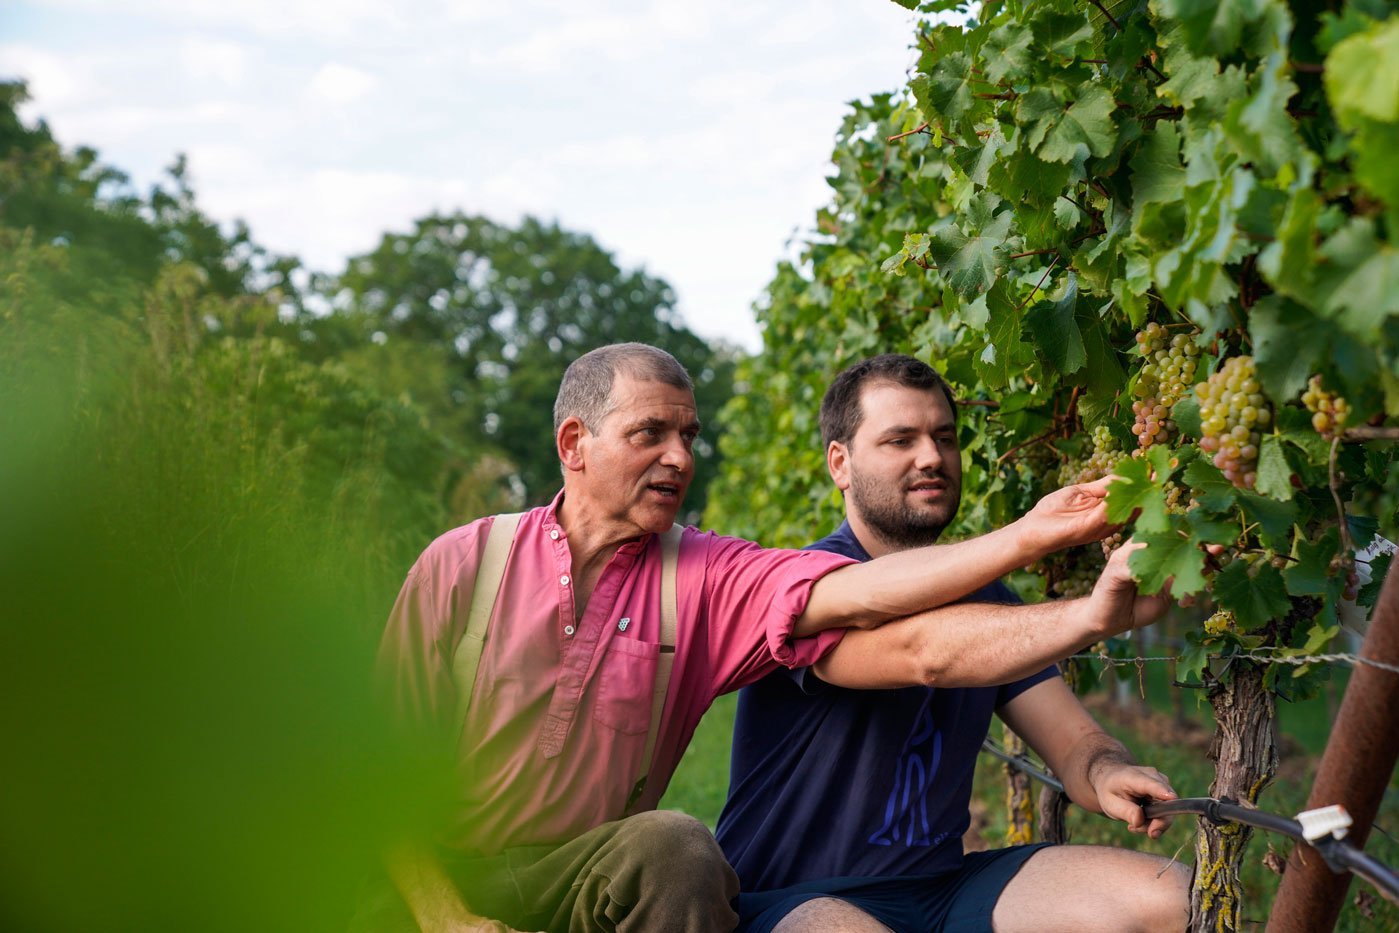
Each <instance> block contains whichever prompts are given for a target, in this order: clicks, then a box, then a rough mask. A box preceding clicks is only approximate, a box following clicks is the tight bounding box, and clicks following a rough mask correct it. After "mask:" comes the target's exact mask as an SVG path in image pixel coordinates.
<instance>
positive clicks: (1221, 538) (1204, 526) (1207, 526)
mask: <svg viewBox="0 0 1399 933" xmlns="http://www.w3.org/2000/svg"><path fill="white" fill-rule="evenodd" d="M1185 521H1186V523H1187V524H1188V525H1190V533H1191V535H1192V536H1194V538H1195V540H1196V541H1200V542H1204V543H1207V544H1233V543H1234V542H1235V541H1237V540H1238V539H1239V523H1238V522H1236V521H1230V520H1228V519H1222V518H1214V517H1212V516H1211V515H1210V513H1209V512H1208V511H1206V510H1205V509H1191V510H1190V511H1189V512H1187V513H1185Z"/></svg>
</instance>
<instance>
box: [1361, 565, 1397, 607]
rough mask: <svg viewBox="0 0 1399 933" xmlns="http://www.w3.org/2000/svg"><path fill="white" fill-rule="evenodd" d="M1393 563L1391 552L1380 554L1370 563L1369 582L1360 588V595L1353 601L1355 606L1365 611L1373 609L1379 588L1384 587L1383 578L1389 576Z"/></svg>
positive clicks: (1378, 594) (1378, 595) (1378, 596)
mask: <svg viewBox="0 0 1399 933" xmlns="http://www.w3.org/2000/svg"><path fill="white" fill-rule="evenodd" d="M1393 563H1394V553H1393V552H1389V553H1387V554H1381V555H1380V556H1379V557H1376V558H1375V559H1374V560H1372V561H1370V582H1369V583H1367V584H1365V585H1364V586H1362V587H1361V588H1360V593H1359V595H1357V596H1356V599H1355V601H1356V603H1357V604H1359V605H1361V606H1364V607H1365V608H1366V609H1370V608H1373V607H1374V605H1375V601H1376V600H1377V599H1379V598H1380V587H1382V586H1384V578H1385V577H1386V576H1388V575H1389V569H1390V566H1391V565H1392V564H1393Z"/></svg>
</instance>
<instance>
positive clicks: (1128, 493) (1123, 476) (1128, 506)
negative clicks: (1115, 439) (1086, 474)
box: [1108, 447, 1171, 532]
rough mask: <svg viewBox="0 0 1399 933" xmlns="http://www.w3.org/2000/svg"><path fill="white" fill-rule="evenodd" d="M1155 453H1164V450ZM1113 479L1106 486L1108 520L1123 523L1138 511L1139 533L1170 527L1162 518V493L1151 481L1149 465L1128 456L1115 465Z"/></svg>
mask: <svg viewBox="0 0 1399 933" xmlns="http://www.w3.org/2000/svg"><path fill="white" fill-rule="evenodd" d="M1156 449H1157V450H1161V451H1163V452H1164V451H1165V448H1164V447H1158V448H1156ZM1113 472H1115V473H1116V474H1117V477H1118V478H1117V479H1115V480H1113V482H1112V483H1111V485H1109V486H1108V521H1110V522H1112V523H1113V524H1118V525H1120V524H1125V523H1126V522H1127V520H1128V519H1130V518H1131V517H1132V513H1133V512H1137V511H1140V514H1139V515H1138V516H1137V522H1136V527H1137V529H1138V530H1140V531H1148V532H1164V531H1168V530H1169V529H1170V527H1171V523H1170V519H1169V518H1168V517H1167V515H1166V494H1165V491H1164V490H1162V488H1161V486H1160V484H1159V483H1158V482H1157V481H1155V480H1153V479H1152V476H1151V465H1150V464H1148V463H1147V461H1146V460H1145V459H1144V458H1141V457H1129V458H1127V459H1126V460H1123V461H1122V462H1121V463H1120V464H1118V465H1117V468H1116V470H1114V471H1113Z"/></svg>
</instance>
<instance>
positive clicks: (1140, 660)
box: [1069, 651, 1399, 674]
mask: <svg viewBox="0 0 1399 933" xmlns="http://www.w3.org/2000/svg"><path fill="white" fill-rule="evenodd" d="M1208 658H1209V660H1211V661H1228V660H1230V659H1233V658H1243V659H1244V660H1247V661H1259V662H1262V663H1264V664H1291V665H1294V666H1300V665H1303V664H1349V665H1351V666H1352V667H1353V666H1355V665H1356V664H1364V665H1366V666H1367V667H1374V668H1378V669H1380V670H1382V671H1389V672H1390V673H1391V674H1399V665H1396V664H1387V663H1385V662H1384V661H1376V660H1374V659H1373V658H1366V657H1362V656H1361V655H1358V654H1307V655H1300V656H1296V657H1292V656H1286V655H1276V654H1258V653H1256V652H1252V651H1241V652H1239V653H1238V654H1211V655H1208ZM1069 660H1071V661H1102V662H1103V663H1104V664H1110V665H1112V666H1114V667H1134V666H1136V665H1138V664H1149V663H1151V662H1154V661H1183V660H1185V659H1184V658H1183V657H1182V656H1181V655H1165V656H1161V657H1149V658H1148V657H1132V658H1114V657H1112V656H1110V655H1105V654H1075V655H1071V656H1070V657H1069Z"/></svg>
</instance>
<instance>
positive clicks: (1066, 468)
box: [1059, 424, 1123, 486]
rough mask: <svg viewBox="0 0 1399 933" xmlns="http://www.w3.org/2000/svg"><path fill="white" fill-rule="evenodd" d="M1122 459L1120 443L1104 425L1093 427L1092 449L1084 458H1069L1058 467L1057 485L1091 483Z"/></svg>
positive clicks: (1105, 474)
mask: <svg viewBox="0 0 1399 933" xmlns="http://www.w3.org/2000/svg"><path fill="white" fill-rule="evenodd" d="M1122 459H1123V453H1122V445H1120V444H1119V443H1118V442H1117V438H1115V437H1113V435H1112V432H1111V431H1110V430H1108V428H1107V426H1106V425H1101V424H1100V425H1098V426H1097V427H1096V428H1094V429H1093V449H1092V451H1091V452H1090V453H1089V454H1088V457H1087V458H1086V459H1084V460H1070V461H1069V462H1067V463H1065V464H1064V465H1063V466H1062V467H1060V468H1059V485H1061V486H1068V485H1070V484H1073V483H1091V482H1093V481H1094V480H1097V479H1102V478H1103V477H1104V476H1107V475H1108V474H1109V473H1111V472H1112V471H1113V469H1114V468H1115V467H1116V466H1117V464H1118V463H1119V462H1120V461H1121V460H1122Z"/></svg>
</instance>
